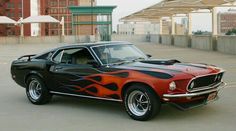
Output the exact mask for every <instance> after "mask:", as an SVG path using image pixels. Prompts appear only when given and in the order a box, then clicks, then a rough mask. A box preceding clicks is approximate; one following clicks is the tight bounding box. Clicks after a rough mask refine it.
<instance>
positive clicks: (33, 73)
mask: <svg viewBox="0 0 236 131" xmlns="http://www.w3.org/2000/svg"><path fill="white" fill-rule="evenodd" d="M30 76H37V77H39V78H41V79H42V80H43V75H41V74H40V73H39V72H37V71H31V72H29V73H28V74H27V75H26V76H25V78H24V82H25V85H26V86H27V80H28V78H29V77H30Z"/></svg>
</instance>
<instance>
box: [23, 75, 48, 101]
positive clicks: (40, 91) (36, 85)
mask: <svg viewBox="0 0 236 131" xmlns="http://www.w3.org/2000/svg"><path fill="white" fill-rule="evenodd" d="M26 95H27V97H28V99H29V101H30V102H31V103H33V104H35V105H43V104H46V103H48V102H49V101H50V100H51V98H52V95H51V94H50V93H49V91H48V88H47V87H46V85H45V84H44V83H43V81H42V80H41V78H39V77H37V76H30V77H29V78H28V80H27V87H26Z"/></svg>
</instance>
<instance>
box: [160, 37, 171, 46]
mask: <svg viewBox="0 0 236 131" xmlns="http://www.w3.org/2000/svg"><path fill="white" fill-rule="evenodd" d="M171 37H172V36H171V35H161V44H164V45H171V39H172V38H171Z"/></svg>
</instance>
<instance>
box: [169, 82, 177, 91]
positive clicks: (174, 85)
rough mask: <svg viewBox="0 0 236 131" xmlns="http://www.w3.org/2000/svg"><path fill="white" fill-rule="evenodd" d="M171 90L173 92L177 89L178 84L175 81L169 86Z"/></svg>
mask: <svg viewBox="0 0 236 131" xmlns="http://www.w3.org/2000/svg"><path fill="white" fill-rule="evenodd" d="M169 89H170V90H172V91H173V90H175V89H176V84H175V82H174V81H172V82H171V83H170V84H169Z"/></svg>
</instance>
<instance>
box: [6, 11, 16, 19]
mask: <svg viewBox="0 0 236 131" xmlns="http://www.w3.org/2000/svg"><path fill="white" fill-rule="evenodd" d="M7 16H8V17H9V18H14V17H15V15H14V13H12V12H8V13H7Z"/></svg>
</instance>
